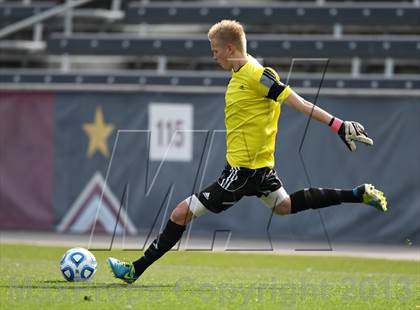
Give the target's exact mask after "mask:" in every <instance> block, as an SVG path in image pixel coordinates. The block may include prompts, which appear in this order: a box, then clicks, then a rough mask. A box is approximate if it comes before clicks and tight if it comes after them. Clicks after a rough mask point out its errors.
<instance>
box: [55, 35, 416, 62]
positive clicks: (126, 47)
mask: <svg viewBox="0 0 420 310" xmlns="http://www.w3.org/2000/svg"><path fill="white" fill-rule="evenodd" d="M419 39H420V37H416V38H413V37H404V36H394V37H393V36H380V37H378V36H353V37H347V38H344V37H343V38H340V39H334V38H332V37H331V36H325V35H318V36H313V35H312V36H287V35H273V34H269V35H248V51H249V52H250V53H252V54H253V55H256V56H259V57H287V58H296V57H330V58H332V57H339V58H340V57H341V58H345V57H362V58H363V57H365V58H369V57H370V58H388V57H396V58H405V59H410V58H411V59H420V40H419ZM47 46H48V51H49V52H50V53H51V54H62V53H69V54H75V55H139V54H140V55H166V56H183V57H200V56H209V57H210V53H211V51H210V49H209V41H208V39H207V36H206V35H189V36H184V35H178V36H175V37H174V36H165V35H163V36H162V35H154V36H151V37H150V38H149V37H145V38H143V37H139V36H133V35H131V36H129V35H122V34H118V35H112V34H106V35H97V34H95V35H92V34H76V35H72V36H65V35H64V34H53V35H51V36H50V37H49V39H48V45H47Z"/></svg>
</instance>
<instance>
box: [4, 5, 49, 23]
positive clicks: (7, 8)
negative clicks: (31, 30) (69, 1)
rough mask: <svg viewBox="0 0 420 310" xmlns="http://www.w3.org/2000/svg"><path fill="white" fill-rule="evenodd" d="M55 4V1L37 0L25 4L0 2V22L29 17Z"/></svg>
mask: <svg viewBox="0 0 420 310" xmlns="http://www.w3.org/2000/svg"><path fill="white" fill-rule="evenodd" d="M56 4H57V2H56V1H38V2H33V3H30V4H25V3H24V2H5V3H2V2H0V17H1V18H0V21H1V22H0V24H1V25H7V24H9V23H11V22H14V21H17V20H21V19H24V18H27V17H30V16H32V15H34V14H38V13H41V12H43V11H46V10H48V9H50V8H52V7H54V5H56Z"/></svg>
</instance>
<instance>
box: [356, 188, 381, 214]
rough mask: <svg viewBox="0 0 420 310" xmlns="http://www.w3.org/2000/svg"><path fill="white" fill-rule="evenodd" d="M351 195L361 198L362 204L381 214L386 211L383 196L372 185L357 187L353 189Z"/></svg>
mask: <svg viewBox="0 0 420 310" xmlns="http://www.w3.org/2000/svg"><path fill="white" fill-rule="evenodd" d="M353 193H354V194H355V195H356V196H359V197H361V198H362V199H363V203H364V204H367V205H370V206H372V207H374V208H376V209H378V210H379V211H382V212H386V211H388V209H387V207H386V206H387V201H386V197H385V194H384V193H383V192H381V191H380V190H377V189H376V188H375V186H373V185H372V184H362V185H359V186H358V187H356V188H354V189H353Z"/></svg>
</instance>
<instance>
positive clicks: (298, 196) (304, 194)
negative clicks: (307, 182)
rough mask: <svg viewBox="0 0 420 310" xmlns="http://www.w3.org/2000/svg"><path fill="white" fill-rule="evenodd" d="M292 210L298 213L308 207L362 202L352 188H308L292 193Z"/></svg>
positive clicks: (318, 207)
mask: <svg viewBox="0 0 420 310" xmlns="http://www.w3.org/2000/svg"><path fill="white" fill-rule="evenodd" d="M290 200H291V211H290V213H297V212H300V211H304V210H307V209H320V208H325V207H329V206H334V205H339V204H341V203H342V202H362V198H361V197H358V196H356V195H355V194H354V193H353V191H352V190H342V189H328V188H307V189H304V190H300V191H297V192H294V193H293V194H291V195H290Z"/></svg>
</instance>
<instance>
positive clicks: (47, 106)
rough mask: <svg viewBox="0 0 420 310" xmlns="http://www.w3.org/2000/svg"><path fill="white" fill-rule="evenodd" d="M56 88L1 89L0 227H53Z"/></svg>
mask: <svg viewBox="0 0 420 310" xmlns="http://www.w3.org/2000/svg"><path fill="white" fill-rule="evenodd" d="M53 151H54V94H53V93H49V92H0V229H9V228H24V229H51V228H53V219H54V214H53V167H54V161H53V160H54V159H53V156H54V154H53Z"/></svg>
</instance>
